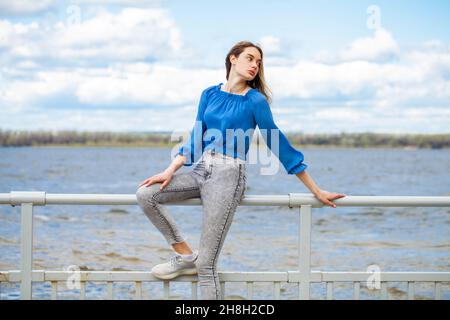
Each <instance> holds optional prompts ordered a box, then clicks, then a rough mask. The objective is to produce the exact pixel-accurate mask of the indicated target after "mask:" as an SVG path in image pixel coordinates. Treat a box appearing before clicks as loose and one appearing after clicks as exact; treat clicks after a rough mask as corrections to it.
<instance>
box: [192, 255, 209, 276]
mask: <svg viewBox="0 0 450 320" xmlns="http://www.w3.org/2000/svg"><path fill="white" fill-rule="evenodd" d="M212 260H213V259H211V258H210V257H207V256H205V255H202V254H199V256H198V257H197V260H196V261H195V266H196V267H197V272H198V274H199V275H212V274H213V271H214V263H213V261H212Z"/></svg>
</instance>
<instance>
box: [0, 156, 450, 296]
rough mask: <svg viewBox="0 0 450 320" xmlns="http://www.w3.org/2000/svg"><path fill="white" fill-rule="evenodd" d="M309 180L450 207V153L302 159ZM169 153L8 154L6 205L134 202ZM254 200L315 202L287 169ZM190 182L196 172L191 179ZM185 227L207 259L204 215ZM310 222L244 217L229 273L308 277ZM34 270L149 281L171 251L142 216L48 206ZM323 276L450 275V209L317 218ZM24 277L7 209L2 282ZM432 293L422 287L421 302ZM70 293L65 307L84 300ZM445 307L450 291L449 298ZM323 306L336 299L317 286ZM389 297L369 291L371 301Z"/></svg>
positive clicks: (184, 217) (1, 168)
mask: <svg viewBox="0 0 450 320" xmlns="http://www.w3.org/2000/svg"><path fill="white" fill-rule="evenodd" d="M301 150H302V152H303V153H304V155H305V163H307V164H308V172H309V174H310V175H311V176H312V178H313V179H314V180H315V181H316V183H317V184H318V185H319V187H321V188H322V189H325V190H328V191H336V192H342V193H345V194H347V195H349V196H352V195H378V196H381V195H390V196H396V195H397V196H407V195H408V196H450V151H449V150H402V149H316V148H305V149H301ZM170 152H171V149H169V148H51V147H44V148H0V193H7V192H10V191H19V190H20V191H33V190H39V191H46V192H47V193H111V194H134V193H135V191H136V188H137V185H138V183H139V182H140V181H142V180H144V179H145V178H147V177H149V176H151V175H153V174H155V173H158V172H160V171H162V170H164V169H165V168H166V167H167V165H168V164H169V161H170ZM247 168H248V186H247V190H246V195H251V194H260V195H269V194H277V195H286V194H287V193H289V192H309V190H308V189H307V188H306V187H305V186H304V185H303V184H302V183H301V181H300V180H299V179H298V178H297V177H296V176H295V175H287V174H286V173H285V171H284V169H283V168H281V169H280V171H279V173H278V174H276V175H261V173H260V166H258V165H248V167H247ZM180 170H181V171H186V170H191V167H183V168H181V169H180ZM169 209H170V210H171V212H172V213H173V216H174V218H175V219H176V221H177V222H178V223H179V225H180V227H181V229H182V230H183V231H184V232H185V234H186V236H187V237H188V240H189V242H190V243H191V246H192V247H194V248H198V241H199V238H200V232H201V229H200V226H201V219H202V207H201V206H185V207H183V206H173V205H171V206H169ZM298 213H299V212H298V210H297V209H289V208H284V207H277V206H267V207H253V206H241V207H238V209H237V212H236V215H235V219H234V221H233V224H232V226H231V229H230V232H229V234H228V236H227V239H226V241H225V244H224V247H223V251H222V254H221V257H220V259H219V270H221V271H286V270H295V269H296V268H298V231H299V230H298ZM34 217H35V220H34V222H35V223H34V251H33V253H34V255H33V258H34V269H48V270H63V269H67V268H68V267H69V266H70V265H76V266H79V267H80V268H81V269H83V270H139V271H149V270H150V269H151V267H152V266H153V265H154V264H157V263H161V262H164V261H166V259H167V258H168V257H169V256H170V254H171V250H170V249H169V247H168V246H167V244H166V243H165V241H164V239H163V237H162V235H160V234H159V232H158V231H157V229H156V228H155V227H154V226H153V225H152V224H151V222H150V221H149V220H148V219H147V217H146V216H145V215H144V214H143V213H142V212H141V211H140V208H139V207H138V206H137V205H130V206H92V205H89V206H88V205H84V206H75V205H64V206H56V205H48V206H46V207H36V208H35V210H34ZM312 224H313V229H312V256H311V264H312V269H313V270H322V271H366V269H367V267H368V266H369V265H372V264H375V265H377V266H379V268H380V269H381V270H382V271H450V250H449V249H450V232H449V231H450V208H384V207H380V208H375V207H362V208H357V207H339V206H338V208H337V209H333V208H330V207H324V208H321V209H313V221H312ZM19 266H20V207H10V206H5V205H2V206H0V270H17V269H19ZM430 288H431V287H428V286H427V285H425V284H424V285H423V286H421V285H418V286H417V288H416V294H417V295H418V297H419V298H424V299H426V298H430V297H431V294H432V293H431V291H430V290H431V289H430ZM63 289H64V288H61V293H60V297H61V298H64V297H67V298H69V299H70V298H76V297H77V295H78V293H77V292H75V291H70V290H63ZM281 289H282V291H281V298H283V299H293V298H295V296H296V294H297V293H298V290H297V288H296V287H295V286H294V285H293V284H282V286H281ZM351 289H352V287H351V285H350V284H349V285H346V284H342V285H341V286H336V288H335V292H334V294H335V297H336V298H337V299H347V298H351V297H352V290H351ZM443 289H444V292H443V293H444V298H446V299H449V298H450V287H449V286H443ZM133 290H134V288H133V286H130V285H129V284H126V283H124V284H121V283H119V284H115V292H116V297H117V298H119V299H120V298H123V299H127V298H132V297H133V294H134V291H133ZM190 290H191V288H190V285H189V284H187V283H175V284H173V285H172V286H171V293H172V296H173V298H188V297H189V296H190V292H191V291H190ZM226 290H227V296H228V297H229V298H238V297H241V296H245V294H246V286H245V284H243V283H242V284H241V283H233V284H231V283H229V284H227V288H226ZM271 290H272V288H271V287H270V286H267V285H264V284H258V285H255V289H254V297H255V298H256V299H258V298H270V296H271V294H272V291H271ZM143 291H144V292H143V295H144V298H149V299H155V298H161V297H162V284H161V283H144V284H143ZM405 292H406V285H405V284H397V285H396V284H392V286H391V287H390V289H389V294H390V295H391V296H392V297H393V298H398V299H405V298H406V293H405ZM311 293H312V297H313V298H317V299H322V298H323V297H324V296H325V293H326V288H325V286H324V285H322V284H313V285H312V290H311ZM105 294H106V285H104V284H95V285H94V284H89V285H88V286H87V288H86V295H87V298H89V299H101V298H102V297H104V296H105ZM377 294H378V293H374V292H369V291H368V290H367V291H364V290H362V298H364V297H367V298H371V297H376V295H377ZM0 295H1V298H2V299H17V298H18V297H19V286H18V284H17V285H15V284H2V285H1V287H0ZM33 295H34V296H35V297H36V298H42V299H48V298H50V285H49V284H48V283H46V284H35V285H34V287H33Z"/></svg>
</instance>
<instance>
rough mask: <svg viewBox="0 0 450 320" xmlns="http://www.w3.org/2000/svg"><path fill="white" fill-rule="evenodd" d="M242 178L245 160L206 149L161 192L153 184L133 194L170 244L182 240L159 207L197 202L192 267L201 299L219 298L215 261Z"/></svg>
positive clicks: (239, 197) (237, 200)
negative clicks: (196, 245)
mask: <svg viewBox="0 0 450 320" xmlns="http://www.w3.org/2000/svg"><path fill="white" fill-rule="evenodd" d="M246 177H247V173H246V163H245V161H243V160H242V159H239V158H238V159H234V158H232V157H228V156H226V155H223V154H221V153H217V152H214V151H209V150H208V151H205V152H204V153H203V155H202V157H201V158H200V160H199V161H198V162H196V163H194V164H193V169H192V170H191V171H189V172H183V173H180V172H176V173H175V174H174V175H173V177H172V180H171V181H170V183H169V184H168V185H167V186H166V187H165V188H164V189H163V190H159V187H160V184H159V183H156V184H152V185H151V186H149V187H146V186H142V187H140V188H139V189H138V190H137V192H136V197H137V200H138V204H139V206H140V207H141V208H142V210H143V211H144V213H145V214H146V216H147V217H148V218H149V219H150V221H151V222H152V223H153V224H154V225H155V226H156V228H158V229H159V231H160V232H161V233H162V235H163V236H164V237H165V238H166V240H167V242H168V243H169V244H170V245H172V244H174V243H179V242H183V241H185V238H184V237H183V236H182V234H181V232H180V229H179V228H178V226H177V225H176V224H175V221H174V220H173V219H172V217H171V216H170V214H169V211H168V210H167V208H166V207H165V206H163V205H162V204H164V203H166V202H170V201H178V200H185V199H190V198H200V199H201V202H202V205H203V222H202V233H201V237H200V245H199V250H198V258H197V260H196V267H197V271H198V279H199V285H200V293H201V298H202V299H205V300H213V299H223V297H222V294H221V290H220V283H219V277H218V274H217V260H218V257H219V254H220V251H221V249H222V246H223V242H224V240H225V237H226V235H227V233H228V230H229V228H230V225H231V222H232V220H233V216H234V213H235V211H236V208H237V206H238V205H239V203H240V201H241V200H242V198H243V197H244V191H245V187H246Z"/></svg>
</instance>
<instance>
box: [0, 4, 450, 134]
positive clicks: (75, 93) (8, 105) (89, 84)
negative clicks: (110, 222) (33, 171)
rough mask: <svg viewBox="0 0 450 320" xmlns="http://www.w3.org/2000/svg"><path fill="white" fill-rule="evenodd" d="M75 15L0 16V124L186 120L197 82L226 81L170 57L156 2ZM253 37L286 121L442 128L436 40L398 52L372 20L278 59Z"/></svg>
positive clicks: (441, 63) (449, 73) (139, 125)
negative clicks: (344, 40) (350, 35)
mask: <svg viewBox="0 0 450 320" xmlns="http://www.w3.org/2000/svg"><path fill="white" fill-rule="evenodd" d="M88 2H90V1H88ZM107 2H108V3H112V2H114V3H115V4H121V5H122V4H123V5H125V6H126V5H128V4H130V3H132V2H133V1H131V2H130V1H107ZM119 2H120V3H119ZM78 3H80V2H78ZM83 13H85V12H84V11H83V12H82V15H81V19H80V23H79V24H77V23H69V22H68V21H63V20H61V21H58V22H57V23H55V24H47V25H45V24H43V23H42V20H37V21H34V22H29V23H19V22H11V21H9V20H0V52H1V54H0V109H1V111H2V112H1V113H0V127H4V126H5V123H6V119H8V125H9V126H14V124H15V126H22V123H23V126H24V127H26V126H25V124H31V125H32V123H33V119H34V121H37V123H39V124H40V125H41V126H43V127H45V126H49V127H52V128H54V127H57V126H60V127H61V128H63V127H64V126H66V127H71V128H79V129H99V128H101V129H105V130H109V129H111V130H130V129H133V128H136V129H143V130H144V129H147V130H148V129H153V130H163V129H164V128H166V129H167V130H173V129H177V128H178V129H179V128H184V129H188V128H189V127H190V126H191V125H192V120H193V118H194V117H195V111H196V107H197V103H198V99H199V96H200V93H201V91H202V90H203V89H204V88H205V87H207V86H210V85H212V84H217V83H219V82H225V81H226V80H225V79H222V77H223V75H224V70H223V68H204V67H200V68H198V67H196V68H194V67H189V66H187V65H183V64H182V63H179V62H180V61H188V59H189V55H190V54H191V53H190V52H191V51H190V50H189V48H186V47H185V46H184V44H183V39H182V35H181V31H180V30H179V28H178V27H177V25H176V22H175V21H174V20H173V18H172V17H171V15H170V13H169V12H168V11H166V10H162V9H157V8H156V9H155V8H152V9H149V8H145V9H142V8H140V9H139V8H122V9H120V10H117V11H115V12H114V13H113V12H108V11H105V10H104V9H100V10H94V11H90V13H89V14H88V15H86V16H84V15H83ZM259 43H260V44H261V45H262V47H263V49H264V53H265V54H266V56H265V68H266V76H267V80H268V84H269V86H270V87H271V89H272V91H273V92H274V93H275V96H274V98H275V103H274V109H273V110H274V114H275V115H276V119H277V120H279V121H280V122H279V123H280V124H283V128H285V129H286V130H294V129H296V130H299V129H300V130H306V131H317V132H324V131H327V130H329V131H339V129H342V128H349V124H351V125H352V128H355V129H361V131H364V129H368V128H371V129H374V130H375V131H376V130H379V131H383V129H386V128H389V129H390V130H391V131H392V130H401V128H404V129H405V130H409V131H411V130H412V129H414V128H416V127H417V126H418V125H420V124H423V123H425V122H426V121H433V123H434V124H435V127H436V128H433V130H434V129H435V130H442V128H443V127H444V126H445V123H446V121H447V123H449V122H450V115H449V113H448V112H447V111H446V110H448V106H449V104H450V48H449V46H448V45H446V44H444V43H442V42H440V41H438V40H432V41H428V42H426V43H424V44H423V46H421V47H417V48H414V49H408V50H400V48H399V46H398V45H397V42H396V40H395V39H394V37H393V36H392V34H391V33H390V32H388V31H386V30H383V29H380V30H378V31H376V32H375V33H374V35H373V37H366V38H359V39H355V40H354V41H352V42H350V44H349V45H348V46H347V47H346V48H345V50H343V51H341V52H338V53H336V54H334V53H320V54H319V55H318V56H316V59H312V60H305V59H291V58H289V57H288V56H287V55H286V52H289V50H286V48H285V44H284V43H282V41H280V39H279V38H277V37H275V36H272V35H268V36H265V37H262V38H261V39H260V41H259ZM393 57H395V59H392V58H393ZM266 58H267V59H266ZM183 59H185V60H183ZM66 103H67V104H69V103H70V104H71V105H70V109H68V110H67V108H68V107H69V106H66V105H65V104H66ZM142 108H144V109H145V110H142ZM428 111H429V112H428ZM176 113H180V114H183V116H180V117H173V114H176ZM387 114H389V116H390V118H388V119H387V117H386V115H387ZM184 115H185V116H184ZM383 115H385V117H383ZM62 118H63V119H65V121H64V122H60V119H62ZM165 119H169V120H166V121H165ZM379 119H383V123H381V121H380V120H379ZM408 120H410V122H408ZM395 121H397V122H395ZM56 123H58V124H57V125H56ZM390 126H392V127H390ZM422 128H424V126H422ZM425 128H426V127H425ZM425 130H426V129H425ZM384 131H389V130H384ZM447 131H448V130H447Z"/></svg>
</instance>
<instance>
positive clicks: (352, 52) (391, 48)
mask: <svg viewBox="0 0 450 320" xmlns="http://www.w3.org/2000/svg"><path fill="white" fill-rule="evenodd" d="M399 53H400V48H399V45H398V44H397V41H396V40H395V39H394V37H393V36H392V34H391V33H390V32H389V31H387V30H385V29H383V28H378V29H375V31H374V34H373V36H371V37H363V38H358V39H355V40H353V41H352V42H351V43H350V44H348V45H347V46H346V47H345V49H344V50H342V51H341V52H339V53H337V54H334V53H330V52H328V51H320V52H319V53H317V55H316V56H315V60H316V61H320V62H328V63H335V62H342V61H354V60H363V61H374V62H382V61H389V60H391V59H392V58H395V57H397V56H398V55H399Z"/></svg>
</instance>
